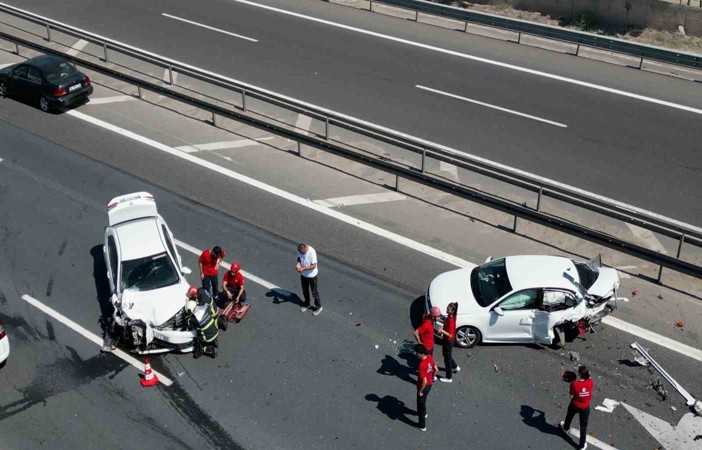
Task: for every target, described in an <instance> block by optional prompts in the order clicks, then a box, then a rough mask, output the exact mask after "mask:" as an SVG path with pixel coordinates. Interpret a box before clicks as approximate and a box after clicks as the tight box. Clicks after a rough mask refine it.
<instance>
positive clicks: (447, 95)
mask: <svg viewBox="0 0 702 450" xmlns="http://www.w3.org/2000/svg"><path fill="white" fill-rule="evenodd" d="M415 87H416V88H418V89H422V90H424V91H429V92H433V93H435V94H439V95H444V96H446V97H450V98H455V99H456V100H462V101H464V102H468V103H473V104H474V105H479V106H484V107H486V108H490V109H495V110H497V111H502V112H506V113H509V114H514V115H515V116H519V117H524V118H525V119H531V120H536V121H537V122H542V123H546V124H549V125H554V126H557V127H561V128H568V125H566V124H564V123H559V122H554V121H552V120H547V119H543V118H541V117H537V116H532V115H530V114H525V113H522V112H519V111H514V110H512V109H507V108H503V107H501V106H496V105H491V104H490V103H485V102H481V101H478V100H473V99H472V98H468V97H461V96H460V95H456V94H451V93H449V92H444V91H440V90H438V89H433V88H430V87H426V86H420V85H416V86H415Z"/></svg>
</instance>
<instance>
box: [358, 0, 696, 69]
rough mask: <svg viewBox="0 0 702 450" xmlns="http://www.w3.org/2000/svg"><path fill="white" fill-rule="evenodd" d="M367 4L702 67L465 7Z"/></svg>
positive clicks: (646, 48)
mask: <svg viewBox="0 0 702 450" xmlns="http://www.w3.org/2000/svg"><path fill="white" fill-rule="evenodd" d="M369 1H370V3H371V9H372V4H373V3H382V4H386V5H390V6H396V7H398V8H403V9H408V10H411V11H414V12H415V13H416V14H418V13H426V14H431V15H435V16H439V17H446V18H448V19H454V20H459V21H463V22H465V23H466V25H467V24H468V23H474V24H478V25H484V26H488V27H492V28H500V29H503V30H509V31H514V32H516V33H519V37H518V38H517V39H518V40H517V42H520V41H521V35H522V34H528V35H532V36H539V37H544V38H549V39H555V40H558V41H563V42H568V43H571V44H577V49H576V52H575V54H576V55H577V54H578V53H579V51H580V46H586V47H593V48H600V49H606V50H610V51H614V52H618V53H622V54H626V55H632V56H636V57H638V58H640V62H639V67H638V68H639V69H640V68H641V67H642V66H643V61H644V60H645V59H650V60H654V61H660V62H665V63H668V64H675V65H678V66H684V67H692V68H702V55H695V54H693V53H685V52H678V51H675V50H670V49H666V48H661V47H654V46H650V45H642V44H637V43H634V42H631V41H626V40H623V39H616V38H611V37H605V36H599V35H596V34H593V33H586V32H584V31H576V30H569V29H565V28H561V27H554V26H551V25H546V24H540V23H535V22H529V21H526V20H519V19H510V18H508V17H504V16H498V15H494V14H488V13H483V12H477V11H471V10H467V9H464V8H457V7H454V6H448V5H442V4H438V3H433V2H428V1H423V0H369ZM464 31H465V30H464Z"/></svg>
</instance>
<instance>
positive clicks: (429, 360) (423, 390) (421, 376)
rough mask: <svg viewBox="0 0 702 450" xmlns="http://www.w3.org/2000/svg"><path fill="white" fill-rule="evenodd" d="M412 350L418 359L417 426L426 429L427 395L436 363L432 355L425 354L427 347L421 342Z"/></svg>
mask: <svg viewBox="0 0 702 450" xmlns="http://www.w3.org/2000/svg"><path fill="white" fill-rule="evenodd" d="M414 352H415V353H416V354H417V359H419V369H418V372H417V416H418V417H419V423H418V424H417V426H418V427H419V429H420V430H422V431H427V396H428V395H429V391H431V384H432V381H433V380H434V376H435V375H436V363H435V362H434V357H433V356H431V355H429V354H427V349H426V347H424V346H423V345H422V344H417V345H415V346H414Z"/></svg>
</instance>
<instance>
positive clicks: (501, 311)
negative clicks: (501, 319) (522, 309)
mask: <svg viewBox="0 0 702 450" xmlns="http://www.w3.org/2000/svg"><path fill="white" fill-rule="evenodd" d="M493 311H495V314H497V315H498V316H504V315H505V312H504V311H503V310H502V308H500V307H499V306H496V307H495V309H493Z"/></svg>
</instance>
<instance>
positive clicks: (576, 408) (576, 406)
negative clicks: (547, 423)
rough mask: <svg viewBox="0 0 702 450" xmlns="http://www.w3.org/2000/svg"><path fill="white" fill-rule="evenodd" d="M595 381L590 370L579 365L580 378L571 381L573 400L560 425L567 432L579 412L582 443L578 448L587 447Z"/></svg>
mask: <svg viewBox="0 0 702 450" xmlns="http://www.w3.org/2000/svg"><path fill="white" fill-rule="evenodd" d="M593 388H594V383H593V382H592V378H590V371H589V370H588V368H587V367H585V366H580V367H578V379H577V380H575V381H573V382H572V383H570V395H571V400H570V404H569V405H568V412H567V413H566V418H565V421H564V422H561V423H560V424H559V425H560V427H561V429H562V430H563V431H564V432H565V433H566V434H567V433H568V430H569V429H570V423H571V422H572V421H573V417H575V415H576V414H578V416H579V419H580V445H579V447H578V448H580V449H585V448H587V441H586V440H585V439H586V438H587V422H588V420H589V418H590V400H592V390H593Z"/></svg>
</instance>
